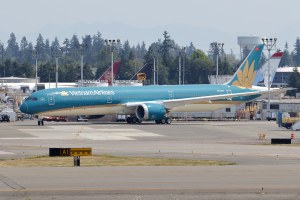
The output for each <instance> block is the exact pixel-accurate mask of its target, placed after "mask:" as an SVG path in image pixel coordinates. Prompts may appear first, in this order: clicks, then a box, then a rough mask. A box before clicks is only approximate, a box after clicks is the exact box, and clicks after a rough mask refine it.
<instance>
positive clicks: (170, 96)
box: [169, 91, 174, 99]
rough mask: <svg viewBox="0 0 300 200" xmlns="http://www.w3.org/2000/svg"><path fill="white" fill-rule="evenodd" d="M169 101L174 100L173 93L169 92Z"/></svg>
mask: <svg viewBox="0 0 300 200" xmlns="http://www.w3.org/2000/svg"><path fill="white" fill-rule="evenodd" d="M169 99H174V93H173V91H169Z"/></svg>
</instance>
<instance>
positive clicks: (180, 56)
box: [178, 47, 185, 85]
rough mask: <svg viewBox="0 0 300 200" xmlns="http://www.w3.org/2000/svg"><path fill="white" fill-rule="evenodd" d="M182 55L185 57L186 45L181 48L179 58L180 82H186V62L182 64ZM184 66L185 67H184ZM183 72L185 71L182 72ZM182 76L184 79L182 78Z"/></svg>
mask: <svg viewBox="0 0 300 200" xmlns="http://www.w3.org/2000/svg"><path fill="white" fill-rule="evenodd" d="M182 55H184V57H185V47H184V48H182V49H180V50H179V58H178V84H179V85H181V83H183V84H184V70H185V69H184V64H182V60H181V59H182ZM182 67H183V69H182ZM182 72H183V73H182ZM181 78H182V80H181Z"/></svg>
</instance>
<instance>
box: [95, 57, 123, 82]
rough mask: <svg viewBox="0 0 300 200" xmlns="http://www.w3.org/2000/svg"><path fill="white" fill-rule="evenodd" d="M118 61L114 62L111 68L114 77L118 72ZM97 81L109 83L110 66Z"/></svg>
mask: <svg viewBox="0 0 300 200" xmlns="http://www.w3.org/2000/svg"><path fill="white" fill-rule="evenodd" d="M120 63H121V62H120V61H118V62H115V63H114V68H113V74H114V75H113V76H114V77H115V76H116V74H117V72H118V69H119V65H120ZM98 81H107V82H108V85H111V66H110V67H109V68H108V69H107V70H106V71H105V72H104V73H103V74H102V75H101V76H100V78H99V79H98Z"/></svg>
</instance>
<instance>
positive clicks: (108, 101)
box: [107, 95, 112, 103]
mask: <svg viewBox="0 0 300 200" xmlns="http://www.w3.org/2000/svg"><path fill="white" fill-rule="evenodd" d="M107 103H112V96H111V95H107Z"/></svg>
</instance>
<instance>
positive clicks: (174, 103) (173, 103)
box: [125, 88, 289, 109]
mask: <svg viewBox="0 0 300 200" xmlns="http://www.w3.org/2000/svg"><path fill="white" fill-rule="evenodd" d="M287 90H289V89H287V88H278V89H277V88H276V89H274V88H272V90H270V93H282V92H286V91H287ZM267 93H268V91H267V90H262V91H253V92H242V93H234V94H220V95H211V96H202V97H191V98H181V99H168V100H157V101H145V102H129V103H126V104H125V105H126V107H133V106H139V105H141V104H144V103H155V104H161V105H164V107H165V108H166V109H172V108H174V107H178V106H183V105H187V104H192V103H197V102H210V101H213V100H220V99H228V100H231V99H232V98H234V97H240V96H251V95H257V94H261V95H262V94H267Z"/></svg>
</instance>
